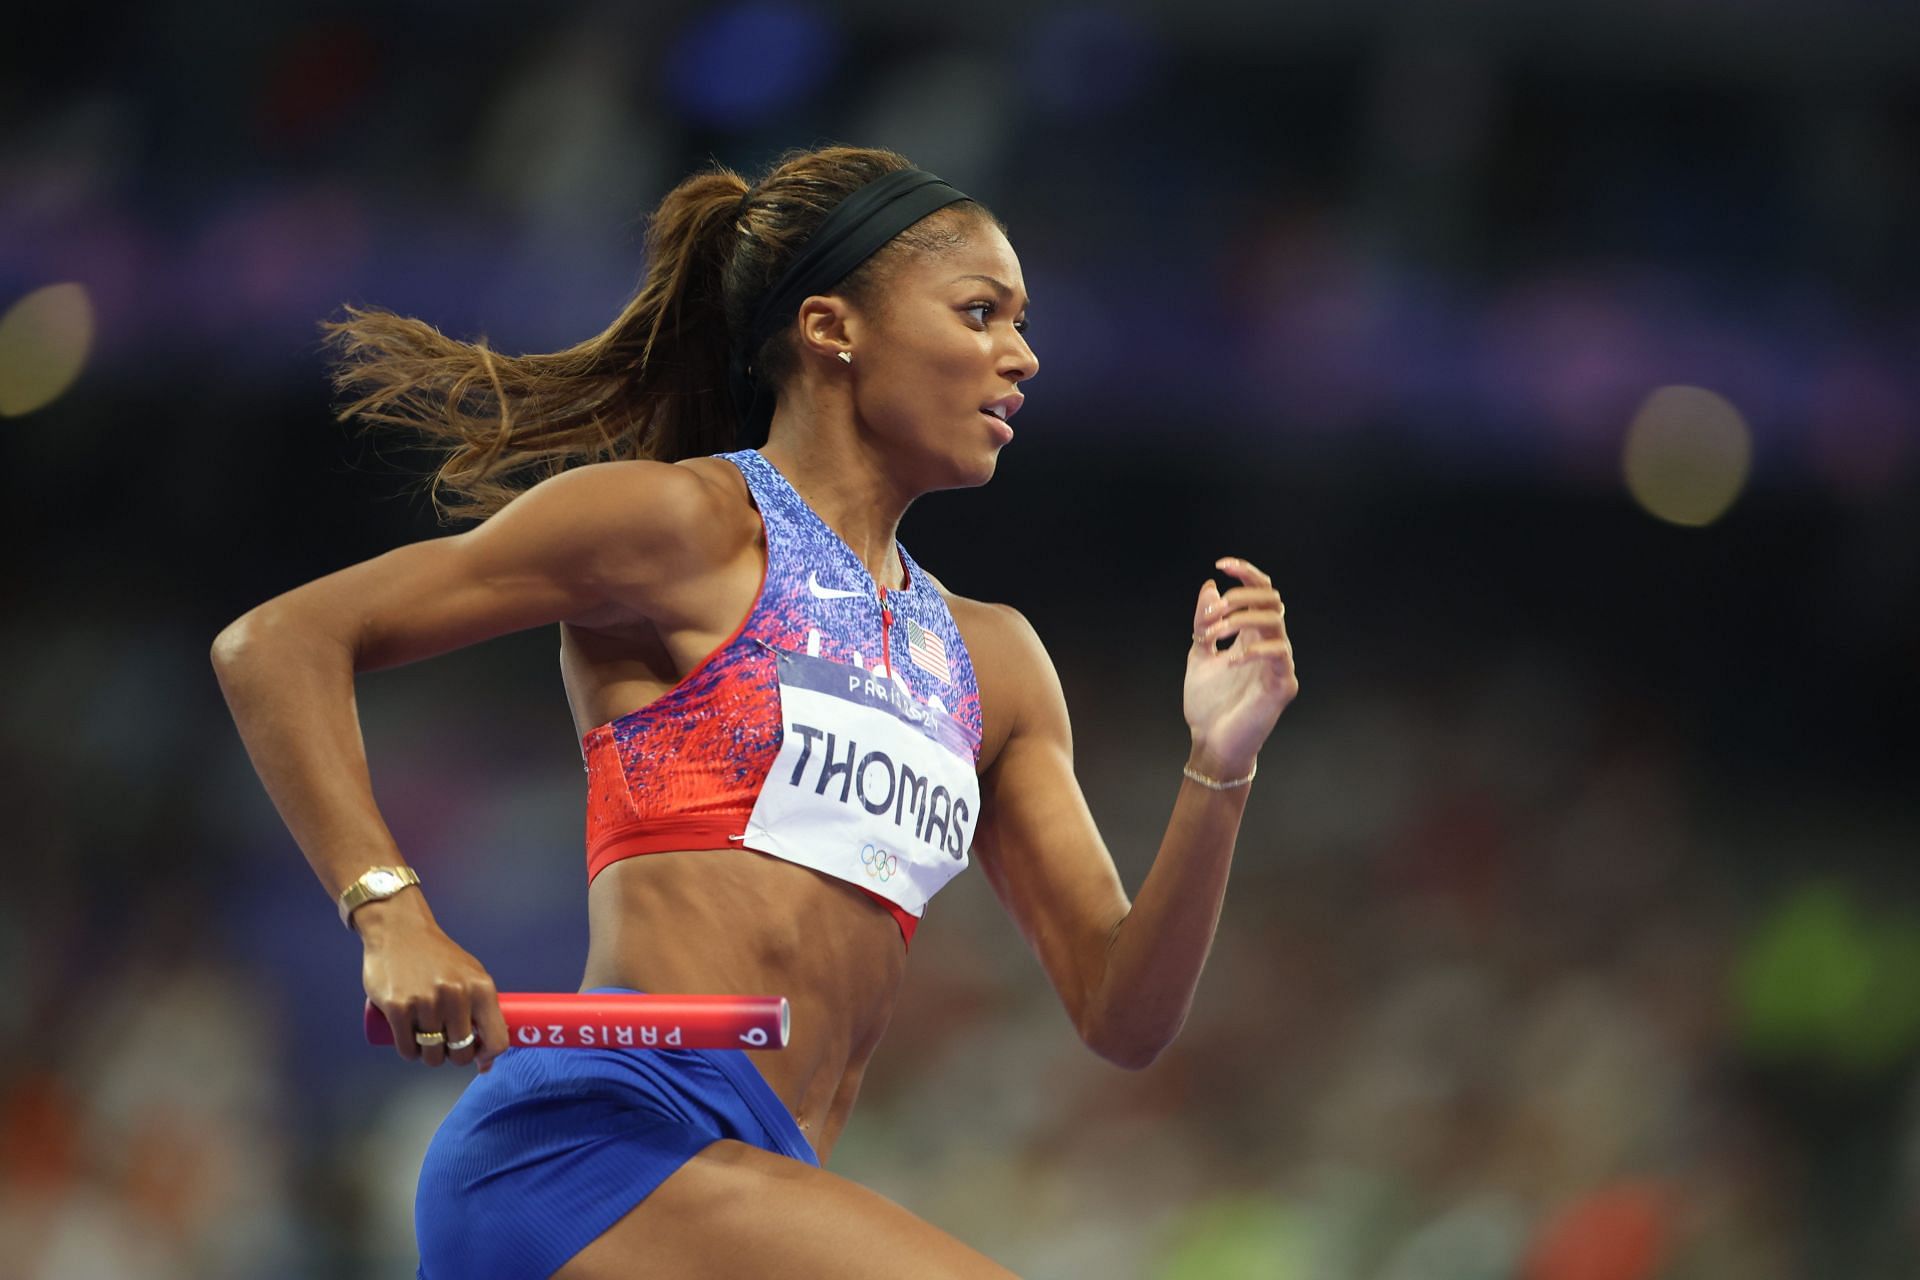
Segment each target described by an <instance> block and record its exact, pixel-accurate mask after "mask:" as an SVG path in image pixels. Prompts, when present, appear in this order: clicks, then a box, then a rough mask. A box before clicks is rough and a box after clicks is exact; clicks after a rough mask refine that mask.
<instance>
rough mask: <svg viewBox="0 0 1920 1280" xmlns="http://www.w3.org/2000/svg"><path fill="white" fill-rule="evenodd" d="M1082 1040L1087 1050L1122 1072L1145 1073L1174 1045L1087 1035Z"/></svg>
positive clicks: (1168, 1040)
mask: <svg viewBox="0 0 1920 1280" xmlns="http://www.w3.org/2000/svg"><path fill="white" fill-rule="evenodd" d="M1082 1039H1083V1040H1084V1041H1085V1042H1086V1046H1087V1048H1089V1049H1091V1050H1093V1051H1094V1053H1096V1054H1098V1055H1099V1056H1100V1058H1101V1059H1102V1060H1104V1061H1106V1062H1110V1063H1112V1064H1113V1065H1114V1066H1116V1067H1119V1068H1120V1069H1121V1070H1122V1071H1144V1070H1145V1069H1146V1068H1148V1067H1150V1066H1152V1065H1153V1064H1154V1060H1155V1059H1157V1058H1158V1057H1159V1056H1160V1054H1161V1053H1162V1052H1163V1051H1164V1050H1165V1049H1166V1047H1167V1046H1168V1045H1169V1044H1171V1043H1173V1041H1172V1040H1171V1039H1170V1038H1169V1039H1165V1040H1125V1039H1116V1038H1113V1037H1106V1036H1099V1035H1086V1036H1083V1037H1082Z"/></svg>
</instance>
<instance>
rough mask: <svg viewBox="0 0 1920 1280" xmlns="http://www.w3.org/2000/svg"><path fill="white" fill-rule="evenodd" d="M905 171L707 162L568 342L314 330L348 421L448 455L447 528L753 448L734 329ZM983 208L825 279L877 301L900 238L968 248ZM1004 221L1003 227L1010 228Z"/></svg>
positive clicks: (776, 376) (889, 160)
mask: <svg viewBox="0 0 1920 1280" xmlns="http://www.w3.org/2000/svg"><path fill="white" fill-rule="evenodd" d="M907 167H909V162H908V160H907V159H906V157H904V156H901V155H899V154H898V153H896V152H892V151H885V150H880V149H877V148H867V147H843V146H829V147H821V148H818V149H815V150H799V151H789V152H787V153H786V154H784V155H782V156H781V157H780V158H779V159H778V160H777V161H775V162H774V165H773V167H772V168H771V169H770V170H769V171H768V173H767V174H766V176H765V177H763V178H761V179H760V180H759V181H758V182H757V183H753V184H749V183H748V182H747V181H746V179H744V178H742V177H741V176H740V175H739V174H737V173H735V172H734V171H733V170H731V169H728V168H725V167H724V166H721V165H719V164H714V165H712V166H710V167H709V168H707V169H704V170H702V171H700V172H698V173H695V174H694V175H693V176H691V177H689V178H687V179H686V180H685V181H684V182H682V183H680V185H679V186H677V187H675V188H674V189H673V190H672V191H669V192H668V193H667V195H666V197H665V198H664V199H663V200H661V201H660V205H659V207H658V208H657V209H655V210H654V211H653V214H652V215H651V216H650V217H649V218H648V220H647V233H646V262H647V266H646V275H645V277H644V278H643V279H642V280H641V282H640V286H639V289H638V291H637V292H636V293H635V294H634V296H633V299H632V300H631V301H630V302H628V303H627V304H626V306H625V307H623V308H622V309H621V311H620V314H619V315H618V316H617V317H615V319H614V321H613V323H612V324H610V325H608V326H607V328H606V329H605V330H603V331H602V332H601V333H599V334H597V335H596V336H594V337H591V338H588V339H587V340H586V341H584V342H581V343H578V344H577V345H575V346H572V347H569V348H567V349H566V350H564V351H556V352H552V353H548V354H529V355H517V356H515V355H505V354H502V353H500V352H497V351H494V350H492V349H491V348H490V347H488V346H487V344H486V340H485V339H484V338H482V339H480V340H478V341H475V342H462V341H459V340H457V339H454V338H449V337H447V336H446V335H445V334H443V333H441V332H440V331H439V330H438V329H436V328H434V327H433V326H432V325H430V324H428V323H426V322H425V321H423V320H417V319H414V318H412V317H410V316H401V315H396V314H394V313H393V312H391V311H386V310H382V309H380V308H377V307H356V306H352V305H348V306H346V307H345V308H344V312H345V318H344V319H339V320H332V321H327V322H325V323H323V324H322V325H321V328H322V330H323V331H324V332H325V334H326V342H327V345H328V346H329V347H330V348H331V349H332V350H333V352H334V353H335V363H334V370H333V385H334V388H335V390H336V391H337V392H339V393H340V394H341V395H342V396H343V397H344V398H345V403H344V404H343V405H342V406H341V408H340V410H339V417H340V420H341V421H343V422H344V421H347V420H349V419H354V418H357V419H359V420H360V421H361V422H362V423H363V424H365V426H367V427H378V428H389V427H397V428H401V429H403V430H405V431H407V432H410V433H411V434H412V435H413V437H414V438H415V439H416V440H417V441H419V442H422V443H424V444H425V445H426V446H427V447H429V448H430V449H432V450H433V451H434V452H436V453H438V454H439V455H441V460H440V462H439V464H438V466H437V467H436V468H435V469H434V470H433V472H432V474H431V475H430V476H428V477H426V478H425V480H424V485H425V487H426V488H427V489H428V490H429V492H430V493H431V495H432V499H433V505H434V508H435V509H436V510H437V511H438V512H439V514H440V517H441V519H442V521H443V522H445V521H450V520H453V519H458V518H463V517H472V518H476V519H482V520H484V519H485V518H486V517H488V516H490V515H492V514H493V513H494V512H496V511H498V510H499V509H500V508H501V507H504V506H505V505H506V504H507V503H508V502H510V501H512V500H513V499H514V498H515V497H516V496H518V495H519V494H520V493H522V492H524V491H526V490H527V489H529V488H531V487H532V486H533V485H535V484H538V483H539V482H540V481H542V480H544V479H546V478H547V477H549V476H552V475H556V474H558V473H559V472H561V471H564V470H566V469H568V468H569V467H575V466H581V465H584V464H587V463H593V462H608V461H613V460H617V459H634V458H646V459H652V460H655V461H660V462H675V461H678V460H679V459H681V458H689V457H696V456H699V455H703V454H710V453H717V452H720V451H721V450H725V449H730V448H735V447H737V446H739V445H741V444H760V443H763V442H762V441H758V440H754V441H741V440H739V439H737V435H738V432H737V424H736V422H735V417H734V409H733V403H732V399H731V397H730V395H729V393H728V387H727V362H728V356H729V352H730V345H729V344H730V342H731V339H732V335H734V334H738V333H744V332H745V331H746V329H747V326H748V324H749V322H750V321H751V318H752V314H753V309H754V308H755V307H756V306H757V305H758V304H759V302H760V299H761V298H762V297H764V296H765V294H766V292H767V290H768V289H770V288H771V287H772V286H773V284H774V283H775V282H776V281H777V280H778V279H779V278H780V276H781V274H782V273H783V272H784V271H785V270H786V268H787V266H788V264H789V263H791V262H792V261H793V259H794V257H795V255H796V254H797V253H798V252H799V251H800V248H801V246H802V245H803V244H805V242H806V240H807V237H808V236H810V235H811V234H812V233H813V231H814V229H815V228H817V227H818V226H819V225H820V223H821V222H822V221H824V220H825V218H826V216H827V215H828V214H829V213H830V212H832V210H833V208H834V207H835V206H836V205H838V204H839V203H840V202H841V201H842V200H844V199H845V198H846V197H847V196H848V195H850V194H851V193H852V192H853V191H855V190H857V189H858V188H860V187H862V186H864V185H865V184H867V183H868V182H871V181H873V180H874V179H875V178H879V177H883V176H885V175H886V174H888V173H892V172H894V171H896V170H898V169H903V168H907ZM980 215H984V216H986V217H987V218H989V219H991V220H992V221H993V222H994V224H995V225H996V226H998V225H1000V223H999V220H998V219H997V218H993V215H992V214H991V213H988V212H987V211H986V210H985V208H984V207H983V206H981V205H979V204H977V203H975V202H973V201H970V200H969V201H961V202H959V203H956V204H953V205H949V206H948V207H947V208H946V209H943V210H941V211H939V212H938V213H934V214H931V215H929V216H928V217H927V218H924V219H922V220H921V221H920V222H918V223H916V224H914V225H913V226H912V227H909V228H908V229H907V230H906V231H903V232H901V233H900V234H899V235H898V236H896V237H894V239H893V240H892V241H890V242H888V244H887V245H886V246H885V247H884V248H882V249H881V250H880V252H878V253H876V254H875V255H874V256H873V257H871V258H869V259H867V261H866V262H864V263H862V264H861V265H860V266H859V267H857V268H855V269H854V271H853V272H852V273H851V274H849V275H848V276H847V277H846V279H844V280H842V281H841V282H840V283H839V284H837V285H836V286H834V292H836V293H840V294H844V295H846V296H848V297H849V298H851V299H853V300H854V301H855V303H856V304H860V303H865V302H868V301H870V300H871V297H872V294H873V291H874V290H875V288H876V287H877V286H878V285H879V284H880V283H881V281H882V280H884V278H885V275H886V271H887V263H888V262H889V261H890V259H891V258H892V256H893V255H894V254H896V253H898V252H900V251H902V250H903V249H905V250H918V251H926V252H940V251H944V250H946V249H949V248H951V247H952V246H954V245H956V244H958V243H960V242H961V241H962V240H963V239H964V238H965V236H964V230H965V222H964V220H965V219H967V218H970V217H976V216H980ZM1004 229H1005V228H1004V227H1002V230H1004ZM749 357H750V359H751V361H752V365H753V371H754V380H755V382H756V384H757V385H758V386H759V388H760V391H761V394H763V395H765V396H767V397H768V398H769V399H771V398H773V397H774V396H776V395H777V394H778V390H779V387H780V386H781V385H782V384H783V383H784V382H785V381H786V379H787V378H788V376H789V375H790V374H791V373H792V371H793V370H794V369H795V368H796V367H797V363H798V356H797V353H796V352H795V350H794V346H793V338H792V333H791V327H789V328H788V329H784V330H781V331H779V332H776V333H775V334H774V335H773V336H772V337H771V338H769V339H767V341H766V343H765V344H764V345H763V346H762V347H761V349H760V350H759V351H757V352H752V353H749Z"/></svg>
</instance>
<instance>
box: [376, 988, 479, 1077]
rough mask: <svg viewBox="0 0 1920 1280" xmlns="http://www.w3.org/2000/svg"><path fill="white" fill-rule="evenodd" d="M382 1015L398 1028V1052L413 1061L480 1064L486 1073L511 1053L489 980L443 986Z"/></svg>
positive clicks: (383, 1007)
mask: <svg viewBox="0 0 1920 1280" xmlns="http://www.w3.org/2000/svg"><path fill="white" fill-rule="evenodd" d="M380 1011H381V1012H382V1013H383V1014H385V1015H386V1019H387V1025H388V1026H390V1027H392V1028H393V1049H394V1052H395V1053H397V1054H399V1055H400V1056H401V1057H402V1058H404V1059H406V1060H407V1061H408V1062H423V1063H425V1064H426V1065H427V1066H429V1067H437V1066H440V1065H441V1064H442V1063H446V1062H451V1063H452V1064H453V1065H455V1066H456V1067H464V1066H466V1065H468V1064H469V1063H472V1062H475V1061H478V1062H479V1063H480V1069H481V1070H482V1071H484V1070H486V1069H487V1067H488V1066H489V1065H491V1063H492V1061H493V1059H494V1058H495V1057H496V1056H498V1055H499V1054H500V1053H501V1052H502V1051H504V1050H505V1049H506V1048H507V1024H506V1020H505V1019H504V1018H502V1017H501V1016H500V998H499V995H498V993H497V992H496V991H495V990H494V987H493V983H492V981H491V980H489V979H486V978H478V979H473V980H470V981H467V982H444V983H439V984H436V985H435V986H434V987H433V988H432V989H431V990H430V991H428V992H427V993H425V994H423V995H420V996H416V997H414V998H413V999H410V1000H400V1001H395V1002H393V1003H392V1005H391V1006H388V1005H384V1004H383V1005H381V1006H380Z"/></svg>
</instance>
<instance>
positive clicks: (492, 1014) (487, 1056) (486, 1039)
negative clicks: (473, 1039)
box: [473, 983, 507, 1071]
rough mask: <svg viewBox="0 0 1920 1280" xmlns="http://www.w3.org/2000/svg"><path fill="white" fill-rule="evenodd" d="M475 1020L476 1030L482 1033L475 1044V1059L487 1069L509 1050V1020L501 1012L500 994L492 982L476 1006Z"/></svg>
mask: <svg viewBox="0 0 1920 1280" xmlns="http://www.w3.org/2000/svg"><path fill="white" fill-rule="evenodd" d="M473 1021H474V1030H476V1031H478V1032H479V1033H480V1041H479V1043H478V1044H477V1045H475V1046H474V1052H475V1054H476V1059H475V1060H476V1061H477V1062H478V1063H479V1064H480V1070H482V1071H486V1070H488V1069H489V1068H491V1067H492V1066H493V1060H494V1059H495V1058H497V1057H499V1056H500V1055H501V1054H503V1053H505V1052H506V1051H507V1020H506V1018H505V1017H504V1016H502V1015H501V1013H500V995H499V993H498V992H496V991H495V990H494V989H493V986H492V984H491V983H489V984H488V986H487V989H486V992H485V993H484V995H483V996H482V998H481V1000H480V1002H479V1003H478V1005H477V1006H476V1007H475V1013H474V1019H473Z"/></svg>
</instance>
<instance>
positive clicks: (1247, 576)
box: [1213, 556, 1273, 587]
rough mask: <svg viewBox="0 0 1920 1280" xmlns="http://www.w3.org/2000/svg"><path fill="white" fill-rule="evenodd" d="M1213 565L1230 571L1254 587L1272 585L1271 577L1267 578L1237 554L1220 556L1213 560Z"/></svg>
mask: <svg viewBox="0 0 1920 1280" xmlns="http://www.w3.org/2000/svg"><path fill="white" fill-rule="evenodd" d="M1213 567H1214V568H1216V569H1219V570H1221V571H1223V572H1225V573H1230V574H1232V575H1233V576H1234V577H1236V578H1238V579H1240V581H1242V582H1245V583H1249V584H1251V585H1253V586H1256V587H1270V586H1272V585H1273V579H1272V578H1269V577H1268V576H1267V575H1266V574H1265V573H1263V572H1261V571H1260V570H1259V569H1256V568H1254V567H1253V565H1252V564H1250V563H1248V562H1247V561H1245V560H1242V559H1241V558H1240V557H1239V556H1221V557H1220V558H1219V559H1218V560H1215V561H1214V562H1213Z"/></svg>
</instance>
